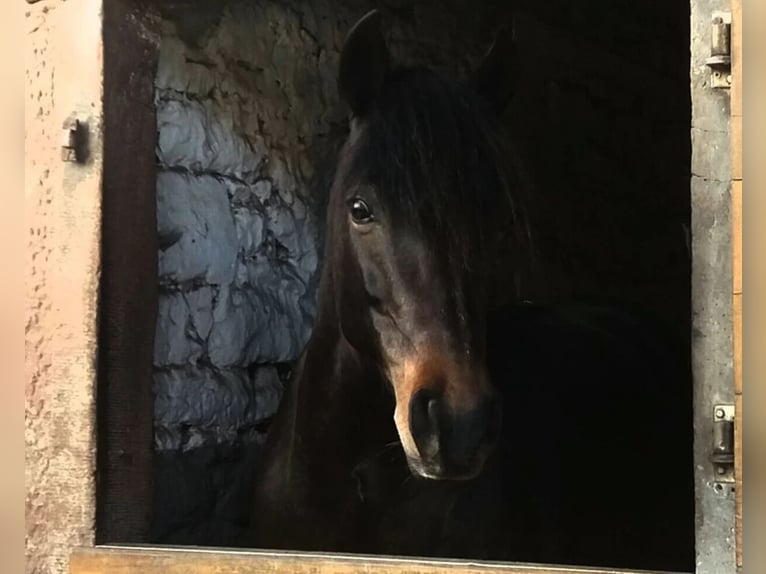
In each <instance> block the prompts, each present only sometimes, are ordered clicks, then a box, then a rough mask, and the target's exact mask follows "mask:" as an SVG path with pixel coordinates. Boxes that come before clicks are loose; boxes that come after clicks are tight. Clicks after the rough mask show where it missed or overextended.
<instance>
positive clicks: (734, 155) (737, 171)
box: [729, 100, 742, 181]
mask: <svg viewBox="0 0 766 574" xmlns="http://www.w3.org/2000/svg"><path fill="white" fill-rule="evenodd" d="M733 105H734V100H732V106H733ZM729 129H730V130H731V178H732V180H734V181H739V180H742V116H735V115H732V116H731V124H730V128H729Z"/></svg>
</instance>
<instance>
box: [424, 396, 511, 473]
mask: <svg viewBox="0 0 766 574" xmlns="http://www.w3.org/2000/svg"><path fill="white" fill-rule="evenodd" d="M499 426H500V403H499V401H498V400H497V399H496V398H495V397H494V396H486V397H482V398H481V399H480V400H479V401H478V403H477V404H476V406H474V407H473V408H470V409H461V408H456V407H455V406H451V405H449V404H448V402H447V400H446V399H445V397H444V395H443V394H442V393H440V392H438V391H434V390H431V389H421V390H420V391H418V392H417V393H416V394H415V396H413V398H412V400H411V403H410V431H411V432H412V438H413V439H414V441H415V445H416V446H417V448H418V454H419V455H420V457H421V459H422V461H423V462H424V463H425V464H427V465H428V466H431V467H433V468H434V469H437V468H438V469H440V471H439V473H440V474H444V475H445V476H446V475H450V474H456V475H458V474H465V473H467V474H473V471H474V470H475V467H476V466H477V465H480V464H481V463H482V462H483V460H482V459H481V455H482V454H486V452H484V453H482V451H486V450H487V448H488V447H491V446H493V445H494V443H495V441H496V440H497V436H498V434H499Z"/></svg>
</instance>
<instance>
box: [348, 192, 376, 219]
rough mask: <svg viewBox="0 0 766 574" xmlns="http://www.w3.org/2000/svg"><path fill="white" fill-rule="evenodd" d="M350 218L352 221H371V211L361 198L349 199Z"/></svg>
mask: <svg viewBox="0 0 766 574" xmlns="http://www.w3.org/2000/svg"><path fill="white" fill-rule="evenodd" d="M351 219H353V220H354V223H369V222H371V221H372V211H370V208H369V207H368V206H367V203H365V201H364V200H363V199H359V198H355V199H353V200H351Z"/></svg>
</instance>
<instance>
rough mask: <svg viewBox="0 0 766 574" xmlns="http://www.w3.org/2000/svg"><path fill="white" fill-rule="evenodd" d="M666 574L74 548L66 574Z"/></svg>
mask: <svg viewBox="0 0 766 574" xmlns="http://www.w3.org/2000/svg"><path fill="white" fill-rule="evenodd" d="M357 572H359V573H364V574H440V573H450V572H455V573H457V572H459V573H460V574H670V573H663V572H660V571H656V570H652V571H645V570H644V571H638V570H620V569H616V570H615V569H611V568H587V567H572V566H547V565H541V564H515V563H503V562H483V561H469V560H419V559H411V558H397V557H393V556H370V555H363V554H329V553H303V552H289V551H279V552H269V551H250V550H225V549H222V548H215V549H208V548H189V547H161V548H158V547H149V546H135V545H115V546H111V545H110V546H97V547H95V548H78V549H76V550H75V551H74V552H73V553H72V556H71V560H70V574H107V573H109V574H267V573H268V574H352V573H357Z"/></svg>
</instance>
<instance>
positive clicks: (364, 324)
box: [249, 12, 693, 568]
mask: <svg viewBox="0 0 766 574" xmlns="http://www.w3.org/2000/svg"><path fill="white" fill-rule="evenodd" d="M509 69H510V67H509V66H507V65H505V63H504V61H503V60H502V58H501V57H500V51H499V50H495V51H493V52H491V53H490V55H489V57H488V58H487V61H486V65H485V68H484V69H483V71H482V72H480V74H479V81H478V82H477V83H475V84H474V85H473V86H469V85H467V84H461V83H458V82H454V81H450V80H447V79H444V78H442V77H441V76H439V75H437V74H435V73H433V72H431V71H429V70H424V69H403V68H397V67H396V66H394V65H393V63H392V62H391V59H390V57H389V53H388V50H387V48H386V43H385V41H384V38H383V35H382V33H381V30H380V27H379V17H378V14H377V13H376V12H373V13H370V14H368V15H367V16H365V17H364V18H363V19H362V20H360V22H359V23H357V24H356V26H355V27H354V28H353V29H352V31H351V32H350V34H349V37H348V39H347V42H346V45H345V46H344V49H343V52H342V55H341V62H340V75H339V88H340V91H341V94H342V96H343V98H344V99H345V101H346V102H347V103H348V104H349V106H350V108H351V111H352V119H351V126H350V134H349V136H348V139H347V141H346V143H345V145H344V147H343V148H342V150H341V152H340V157H339V161H338V165H337V170H336V174H335V181H334V184H333V187H332V190H331V195H330V201H329V206H328V216H327V234H326V245H325V255H324V262H323V271H322V277H321V281H320V289H319V311H318V314H317V317H316V320H315V324H314V329H313V332H312V336H311V339H310V341H309V343H308V345H307V348H306V349H305V352H304V354H303V356H302V357H301V359H300V360H299V362H298V364H297V365H296V367H295V369H294V372H293V376H292V378H291V381H290V383H289V384H288V386H287V388H286V391H285V396H284V398H283V401H282V404H281V405H280V408H279V412H278V414H277V416H276V417H275V420H274V422H273V424H272V428H271V429H270V432H269V438H268V442H267V445H266V448H265V451H264V454H263V459H262V461H261V465H262V468H261V471H260V473H259V475H258V477H257V481H256V495H255V502H254V511H253V517H252V538H251V539H250V540H249V543H250V545H255V546H257V547H268V548H288V549H299V550H326V551H346V552H366V553H370V552H372V553H393V554H410V555H421V556H439V555H440V556H457V557H467V558H468V557H470V558H487V559H510V560H536V561H547V562H551V561H554V562H570V563H578V562H579V563H591V564H594V565H596V564H610V565H615V566H619V565H625V566H631V567H641V566H647V567H649V566H651V567H655V566H661V567H665V568H683V567H687V566H690V563H689V560H690V558H691V556H692V554H690V552H691V542H690V538H689V536H690V535H691V532H692V528H693V525H692V524H691V522H690V521H691V517H692V514H690V508H691V506H690V504H691V501H692V500H691V495H690V493H691V480H690V479H689V475H688V472H690V470H691V469H690V453H691V445H690V444H687V443H686V441H687V438H688V436H689V435H688V432H689V430H690V429H688V428H686V427H685V426H684V424H685V423H686V422H687V421H688V416H686V415H687V413H680V414H681V415H682V416H678V415H679V412H678V411H677V410H676V411H674V410H673V408H672V405H677V404H678V402H676V401H674V396H676V398H677V396H678V395H680V394H682V393H683V392H685V390H686V389H687V387H686V386H684V384H683V383H684V382H685V379H684V377H685V371H684V370H683V369H680V370H678V371H675V370H673V369H672V368H671V367H672V364H673V361H672V358H673V357H672V355H671V356H670V358H669V359H668V358H667V357H663V356H661V351H663V347H662V345H661V344H658V343H657V341H656V340H655V339H654V336H653V335H650V334H647V333H648V332H647V331H646V329H645V327H642V326H641V325H638V324H634V323H633V322H632V319H631V318H630V315H628V314H625V313H618V312H615V311H611V310H608V309H602V308H597V307H585V306H583V307H575V306H569V307H561V308H552V309H545V308H537V307H525V306H521V307H518V308H517V307H515V306H512V307H506V308H505V309H504V310H502V311H497V310H492V309H491V306H490V296H489V295H490V294H489V287H488V286H489V285H491V284H492V281H493V269H494V264H495V263H496V261H497V255H496V252H495V248H496V242H495V237H496V236H497V231H499V230H502V229H511V230H512V233H511V237H512V238H513V241H514V244H515V245H516V246H517V247H518V252H520V253H522V252H524V251H525V249H526V242H527V238H528V234H527V231H526V227H525V223H524V218H523V215H522V214H523V209H522V205H521V201H520V200H519V197H520V195H519V192H520V183H519V179H518V177H517V169H516V163H515V162H514V161H513V156H512V155H511V154H510V153H509V151H508V149H507V148H506V147H505V146H504V145H503V144H502V141H503V140H502V138H501V136H500V133H499V131H498V122H497V121H496V120H495V119H494V112H495V111H496V110H497V108H498V106H500V105H502V104H503V103H504V102H505V101H506V100H507V98H508V96H509V95H510V94H509V90H508V86H509V85H511V84H510V83H509V82H508V81H506V78H507V76H505V75H504V73H503V72H505V71H507V70H509ZM477 87H478V88H479V89H478V90H476V89H474V88H477ZM481 92H483V93H481ZM682 366H683V365H682ZM679 389H681V390H679ZM685 400H686V399H685ZM684 404H686V405H689V404H690V400H688V401H687V402H686V403H684ZM674 417H675V418H674ZM668 433H670V434H668ZM687 454H688V455H689V456H687ZM669 476H670V478H668V477H669ZM685 481H687V482H685Z"/></svg>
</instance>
